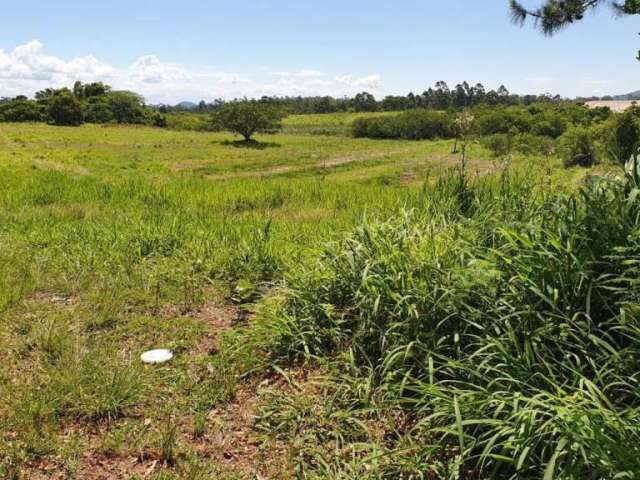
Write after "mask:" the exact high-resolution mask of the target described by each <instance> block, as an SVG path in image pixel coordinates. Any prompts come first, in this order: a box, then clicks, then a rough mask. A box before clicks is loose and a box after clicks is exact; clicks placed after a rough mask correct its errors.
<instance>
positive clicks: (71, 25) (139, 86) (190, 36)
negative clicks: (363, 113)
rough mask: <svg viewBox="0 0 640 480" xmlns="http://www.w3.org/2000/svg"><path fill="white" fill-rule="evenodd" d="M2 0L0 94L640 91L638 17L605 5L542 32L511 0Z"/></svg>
mask: <svg viewBox="0 0 640 480" xmlns="http://www.w3.org/2000/svg"><path fill="white" fill-rule="evenodd" d="M3 3H5V5H3V6H2V28H1V29H0V96H3V95H15V94H17V93H25V94H32V93H33V92H34V91H36V90H38V89H39V88H42V87H44V86H48V85H51V84H54V85H65V84H70V83H72V82H73V80H74V79H76V78H79V79H81V80H84V81H91V80H104V81H106V82H108V83H111V84H113V85H114V86H116V87H118V88H129V89H133V90H136V91H138V92H140V93H142V94H144V95H145V96H146V97H147V99H148V100H150V101H153V102H160V101H162V102H175V101H179V100H183V99H188V100H198V99H200V98H204V99H206V100H211V99H213V98H216V97H234V96H244V95H247V96H258V95H262V94H277V95H285V94H303V95H305V94H309V95H311V94H332V95H351V94H353V93H355V92H357V91H361V90H368V91H371V92H372V93H374V94H375V95H376V96H378V97H380V96H383V95H385V94H389V93H402V94H405V93H407V92H409V91H414V92H421V91H423V90H424V89H426V88H427V87H429V86H431V85H433V83H435V82H436V81H438V80H445V81H447V82H448V83H450V84H451V85H453V84H455V83H458V82H460V81H462V80H468V81H469V82H473V83H476V82H482V83H483V84H485V86H487V87H489V88H497V87H498V86H499V85H500V84H505V85H506V86H507V87H508V88H509V89H510V90H511V91H514V92H519V93H529V92H531V93H544V92H552V93H560V94H562V95H565V96H576V95H591V94H608V93H614V94H617V93H627V92H628V91H632V90H637V89H640V75H639V73H640V62H638V61H637V60H635V55H636V51H637V50H638V49H640V38H639V37H638V32H639V31H640V21H639V20H640V18H638V17H628V18H625V19H616V18H614V16H613V14H612V12H611V11H610V10H609V9H608V8H601V9H600V10H599V11H597V12H595V13H594V14H592V15H589V17H588V18H587V19H586V20H585V21H584V22H582V23H580V24H577V25H575V26H573V27H571V28H569V29H566V30H565V31H563V32H561V33H560V34H558V35H557V36H555V37H553V38H551V39H550V38H546V37H544V36H542V35H541V34H539V33H538V32H537V31H535V30H534V29H533V28H532V27H530V26H529V27H525V28H519V27H517V26H515V25H513V24H511V22H510V21H509V15H508V2H507V0H448V1H443V0H440V1H436V0H421V1H418V0H396V1H395V2H389V1H381V0H342V1H338V0H323V1H311V0H252V1H251V0H250V1H248V2H237V1H227V0H181V1H175V0H171V1H170V0H126V1H125V0H109V1H105V2H91V1H86V0H84V1H77V0H58V1H57V2H52V1H50V0H46V1H45V0H21V1H19V2H18V1H15V2H14V1H11V2H9V1H6V2H3ZM525 3H526V4H528V5H535V4H537V3H538V2H537V1H534V0H531V1H527V2H525Z"/></svg>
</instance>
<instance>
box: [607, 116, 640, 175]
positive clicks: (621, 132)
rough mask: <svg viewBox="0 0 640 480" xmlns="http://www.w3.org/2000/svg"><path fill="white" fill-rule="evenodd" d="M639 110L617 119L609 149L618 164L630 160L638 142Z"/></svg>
mask: <svg viewBox="0 0 640 480" xmlns="http://www.w3.org/2000/svg"><path fill="white" fill-rule="evenodd" d="M639 117H640V109H639V108H633V109H630V110H627V111H626V112H624V113H622V114H621V115H620V116H619V117H617V121H616V123H615V126H614V130H613V135H612V138H611V143H612V144H611V149H612V152H613V154H614V156H615V158H616V160H617V161H618V162H619V163H622V164H624V163H625V162H627V160H629V159H630V158H631V155H632V154H633V152H634V151H635V150H636V149H637V148H638V146H639V145H638V143H639V142H640V120H639Z"/></svg>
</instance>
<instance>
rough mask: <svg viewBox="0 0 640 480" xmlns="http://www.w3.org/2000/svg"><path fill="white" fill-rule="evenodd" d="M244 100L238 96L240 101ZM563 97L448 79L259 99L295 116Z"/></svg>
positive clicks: (204, 106) (206, 107)
mask: <svg viewBox="0 0 640 480" xmlns="http://www.w3.org/2000/svg"><path fill="white" fill-rule="evenodd" d="M238 100H241V99H236V100H235V101H238ZM560 100H562V98H561V97H560V96H559V95H555V96H552V95H548V94H546V95H517V94H512V93H510V92H509V90H508V89H507V88H506V87H505V86H504V85H502V86H500V87H499V88H498V89H497V90H493V89H492V90H487V89H486V88H485V87H484V85H482V84H481V83H477V84H476V85H474V86H472V85H471V84H469V83H468V82H466V81H465V82H462V83H459V84H457V85H456V86H455V87H453V88H450V87H449V85H447V83H446V82H444V81H439V82H436V84H435V85H434V86H433V87H431V88H428V89H427V90H425V91H424V92H422V93H421V94H414V93H413V92H410V93H409V94H407V95H387V96H385V97H384V98H382V99H380V100H378V99H376V97H375V96H374V95H373V94H371V93H369V92H360V93H358V94H357V95H355V96H353V97H341V98H334V97H331V96H310V97H302V96H297V97H288V96H285V97H269V96H263V97H262V98H260V99H259V101H260V102H261V103H266V104H269V105H272V106H276V107H279V108H281V109H282V110H283V111H284V112H286V113H288V114H292V115H300V114H314V113H338V112H348V111H355V112H395V111H403V110H414V109H419V108H420V109H432V110H450V109H463V108H468V107H473V106H477V105H531V104H533V103H546V102H554V101H555V102H557V101H560ZM226 103H228V102H226V101H225V100H223V99H217V100H215V101H213V102H210V103H207V102H205V101H204V100H203V101H200V103H198V104H196V105H195V106H193V107H185V106H183V105H181V104H178V105H175V106H170V105H160V106H159V108H158V110H159V111H160V112H161V113H172V112H185V111H186V112H197V113H211V112H213V111H215V110H217V109H219V108H221V107H222V106H223V105H225V104H226Z"/></svg>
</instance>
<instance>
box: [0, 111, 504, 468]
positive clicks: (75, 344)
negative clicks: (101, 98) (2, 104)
mask: <svg viewBox="0 0 640 480" xmlns="http://www.w3.org/2000/svg"><path fill="white" fill-rule="evenodd" d="M322 118H323V119H322V120H317V122H318V123H319V124H324V123H326V124H327V125H329V126H331V125H334V126H335V125H336V122H335V119H332V120H327V119H325V118H324V117H322ZM327 118H330V116H327ZM307 120H308V119H306V120H305V121H307ZM314 121H316V120H315V119H314ZM341 121H342V120H341ZM300 124H304V122H301V123H300ZM233 140H234V139H233V137H232V136H230V135H227V134H221V133H195V132H172V131H163V130H157V129H150V128H132V127H92V126H86V127H82V128H55V127H50V126H45V125H24V124H23V125H6V124H5V125H0V172H1V175H0V185H1V187H2V188H1V190H0V252H2V253H0V348H1V349H2V351H3V358H5V359H7V360H6V361H3V362H2V364H1V365H0V387H1V388H0V445H1V446H0V456H2V458H3V460H2V465H3V467H2V468H3V470H2V473H3V474H5V475H7V476H9V475H10V474H13V473H15V474H16V475H17V474H18V473H16V472H19V471H20V470H23V471H25V472H27V474H28V475H31V477H29V478H51V477H57V478H64V476H65V475H70V476H72V477H73V476H74V475H75V476H77V478H90V473H89V472H94V473H95V472H101V471H104V472H108V471H111V473H110V475H112V476H113V478H118V477H117V476H116V473H114V472H120V473H121V474H122V475H123V477H122V478H128V477H127V476H124V475H125V473H122V472H126V475H129V476H132V475H133V474H134V473H136V474H139V475H140V476H144V475H145V474H151V473H153V474H154V475H156V476H157V478H173V477H172V476H171V475H174V476H179V477H180V478H209V475H211V472H217V473H216V475H218V476H217V477H216V478H245V477H244V476H245V475H246V476H247V478H253V477H252V476H251V475H252V473H251V472H253V471H255V470H256V469H257V470H260V471H263V472H267V474H268V475H271V476H274V477H277V476H281V477H282V478H288V476H289V473H288V471H287V468H289V467H290V464H289V458H290V457H288V456H287V455H284V454H283V455H281V456H280V457H279V462H278V463H277V465H276V466H275V467H271V470H270V469H269V467H268V463H269V461H268V460H269V459H270V456H271V455H272V451H273V450H272V449H273V448H281V447H278V446H277V445H276V444H278V440H277V438H274V437H270V438H268V439H262V440H261V441H256V440H255V439H254V440H252V439H251V438H250V435H253V434H255V433H256V432H255V431H254V427H253V425H252V423H251V421H250V420H247V419H246V418H245V417H244V416H242V415H240V414H237V412H236V409H238V410H240V411H241V412H240V413H242V410H243V409H244V408H245V407H246V409H247V412H248V413H247V412H245V413H247V415H249V417H250V416H251V408H255V403H256V402H257V401H258V400H256V398H255V396H256V388H257V387H256V386H255V384H254V383H252V382H251V381H246V382H240V383H238V378H237V377H236V372H235V371H234V370H233V369H232V368H231V366H230V364H229V363H228V362H227V361H226V360H225V358H226V357H225V355H224V352H223V353H222V354H220V353H218V351H217V350H218V348H217V345H218V343H219V341H220V331H221V330H226V329H229V328H230V327H232V326H233V325H234V324H235V323H236V322H242V321H243V319H244V318H245V313H244V311H243V309H239V308H237V307H235V306H232V305H230V304H229V300H228V298H229V297H234V298H236V299H237V300H239V301H240V303H242V302H244V301H251V300H252V299H253V298H254V293H255V292H256V291H259V290H261V289H264V288H268V287H269V285H270V284H271V282H273V281H277V280H278V279H280V278H282V275H283V273H284V272H286V271H288V270H289V269H290V266H291V265H294V266H295V265H298V264H300V263H302V262H307V261H308V259H310V258H312V257H313V256H314V254H315V252H316V251H317V249H318V247H319V246H320V245H322V244H323V243H324V242H326V241H329V240H332V239H337V238H339V237H340V236H341V235H342V234H343V232H347V231H349V230H350V229H351V228H352V227H353V226H354V225H355V224H357V223H358V222H359V221H360V220H361V218H362V217H363V215H365V214H366V215H368V216H369V217H371V216H376V215H380V216H389V215H391V214H393V213H394V212H396V211H398V209H399V208H400V207H407V208H411V207H412V206H416V205H420V204H421V202H422V200H423V197H422V193H421V185H422V183H423V182H424V179H425V176H426V175H427V174H429V175H432V176H433V175H437V172H439V171H440V170H441V169H442V168H443V167H444V166H447V165H450V164H451V163H453V162H454V161H455V157H452V156H451V155H450V153H449V152H450V148H451V145H450V143H448V142H400V141H389V142H386V141H372V140H366V139H362V140H354V139H350V138H347V137H342V136H337V135H334V136H310V135H290V134H283V135H276V136H269V137H263V138H260V140H262V141H263V142H264V143H263V145H262V146H263V148H259V149H252V148H244V147H241V146H238V145H236V144H234V143H232V142H233ZM471 165H472V168H473V169H477V170H478V171H479V172H487V171H490V170H491V168H492V163H491V161H490V160H489V159H488V157H487V156H486V153H484V152H483V151H481V150H480V149H479V148H475V150H473V151H472V154H471ZM158 346H162V347H168V348H172V349H173V350H174V351H175V352H176V353H177V357H176V359H175V360H174V361H172V362H171V363H170V364H168V365H166V366H163V367H160V368H143V367H142V366H141V365H140V364H139V362H138V360H137V357H138V355H139V353H140V352H141V351H144V350H145V349H148V348H151V347H158ZM297 374H299V375H304V374H303V373H300V372H298V373H297ZM269 382H271V383H269ZM278 382H279V381H278V380H269V379H267V383H268V385H267V386H266V387H264V385H263V387H264V388H263V387H260V388H261V389H263V390H266V393H265V395H268V392H269V391H270V389H275V390H278V388H286V387H284V386H281V385H280V384H279V383H278ZM243 395H244V396H243ZM233 398H236V399H240V400H243V399H244V401H243V402H241V403H233V402H232V403H229V401H230V400H232V399H233ZM309 398H313V396H312V395H310V397H309ZM236 402H239V400H236ZM252 405H253V407H252ZM234 438H235V439H236V440H235V441H234V440H233V439H234ZM229 439H231V440H229ZM285 443H286V442H285ZM274 445H276V446H274ZM282 448H284V447H282ZM287 448H289V447H287ZM283 451H289V452H290V450H286V449H285V450H283ZM163 471H165V473H162V472H163ZM96 475H97V473H96ZM163 475H164V476H163ZM198 475H201V476H198ZM16 478H19V477H16Z"/></svg>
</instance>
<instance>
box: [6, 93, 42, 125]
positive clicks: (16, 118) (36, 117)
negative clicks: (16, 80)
mask: <svg viewBox="0 0 640 480" xmlns="http://www.w3.org/2000/svg"><path fill="white" fill-rule="evenodd" d="M44 117H45V113H44V112H43V111H42V107H41V106H40V105H38V103H37V102H34V101H33V100H27V99H26V98H24V97H19V98H16V99H14V100H11V101H8V102H4V103H1V104H0V121H2V122H41V121H43V120H44Z"/></svg>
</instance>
